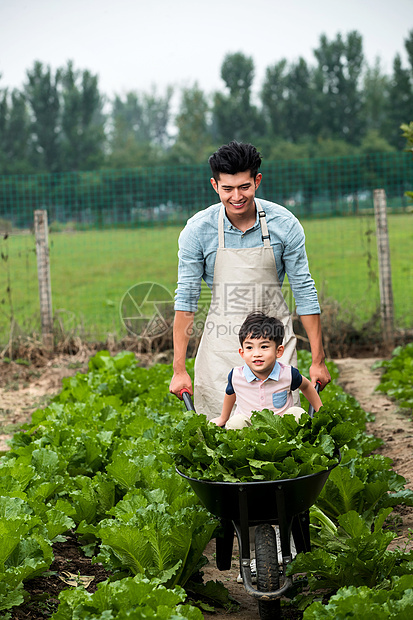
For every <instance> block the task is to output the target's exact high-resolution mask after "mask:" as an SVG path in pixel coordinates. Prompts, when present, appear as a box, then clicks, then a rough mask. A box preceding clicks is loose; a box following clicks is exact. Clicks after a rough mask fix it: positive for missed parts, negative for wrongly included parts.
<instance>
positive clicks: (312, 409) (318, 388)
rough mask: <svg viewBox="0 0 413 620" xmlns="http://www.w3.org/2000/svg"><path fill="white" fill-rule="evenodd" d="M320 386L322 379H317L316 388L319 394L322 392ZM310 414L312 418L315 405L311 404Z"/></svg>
mask: <svg viewBox="0 0 413 620" xmlns="http://www.w3.org/2000/svg"><path fill="white" fill-rule="evenodd" d="M320 387H321V382H320V381H316V384H315V389H316V392H317V394H319V393H320ZM308 415H309V416H310V418H312V417H314V407H313V405H310V406H309V407H308Z"/></svg>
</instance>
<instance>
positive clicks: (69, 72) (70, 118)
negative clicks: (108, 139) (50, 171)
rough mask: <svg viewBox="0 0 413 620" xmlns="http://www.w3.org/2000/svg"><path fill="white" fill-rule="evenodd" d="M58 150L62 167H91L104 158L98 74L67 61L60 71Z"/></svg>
mask: <svg viewBox="0 0 413 620" xmlns="http://www.w3.org/2000/svg"><path fill="white" fill-rule="evenodd" d="M61 87H62V107H61V110H62V111H61V130H62V135H61V152H62V169H63V170H94V169H96V168H98V167H99V166H100V165H101V164H102V163H103V158H104V142H105V131H104V116H103V113H102V107H103V101H102V97H101V95H100V93H99V89H98V77H97V76H95V75H92V74H91V73H90V72H89V71H83V72H81V71H75V70H74V68H73V63H72V62H68V64H67V67H66V69H65V70H62V72H61Z"/></svg>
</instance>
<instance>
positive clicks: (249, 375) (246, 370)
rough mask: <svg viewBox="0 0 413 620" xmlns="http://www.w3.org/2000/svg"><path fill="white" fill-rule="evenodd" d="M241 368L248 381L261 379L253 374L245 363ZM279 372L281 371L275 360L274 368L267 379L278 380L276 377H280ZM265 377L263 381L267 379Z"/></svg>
mask: <svg viewBox="0 0 413 620" xmlns="http://www.w3.org/2000/svg"><path fill="white" fill-rule="evenodd" d="M242 370H243V373H244V377H245V379H246V380H247V381H248V383H252V381H261V379H259V378H258V377H257V376H256V375H254V373H253V372H252V370H251V368H250V367H249V366H247V364H244V366H243V367H242ZM280 372H281V366H280V365H279V363H278V362H277V360H276V361H275V364H274V368H273V369H272V371H271V372H270V374H269V375H268V377H267V379H273V380H274V381H278V379H279V378H280ZM267 379H265V381H267Z"/></svg>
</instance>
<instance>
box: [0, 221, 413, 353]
mask: <svg viewBox="0 0 413 620" xmlns="http://www.w3.org/2000/svg"><path fill="white" fill-rule="evenodd" d="M412 221H413V215H412V214H402V215H390V216H389V222H388V226H389V235H390V249H391V266H392V277H393V293H394V301H395V317H396V323H397V325H398V326H400V327H412V318H411V308H412V304H413V268H412V264H411V260H410V258H411V247H412V242H413V227H412ZM303 225H304V229H305V232H306V239H307V254H308V257H309V263H310V268H311V272H312V275H313V277H314V280H315V282H316V285H317V289H318V291H319V294H320V297H321V299H322V301H323V303H326V300H327V299H330V300H335V301H336V302H338V304H339V305H340V307H341V308H342V312H343V313H344V314H347V316H350V317H354V321H355V322H356V323H359V324H361V323H362V322H363V321H366V320H367V319H369V318H370V317H371V316H372V315H373V314H374V312H375V311H376V310H377V308H378V307H379V304H380V301H379V300H380V296H379V281H378V266H377V249H376V237H375V224H374V218H373V217H372V216H363V217H345V218H332V219H318V220H305V221H303ZM179 232H180V228H179V227H165V228H157V229H155V228H142V229H134V230H125V229H117V230H110V231H99V230H95V231H86V232H73V233H68V232H65V233H52V234H50V237H49V241H50V265H51V281H52V298H53V312H54V314H55V317H56V325H57V324H61V325H62V326H63V328H64V330H65V331H69V332H73V331H75V332H76V333H79V332H80V333H81V334H82V335H84V336H85V337H86V338H88V337H89V338H97V339H105V338H106V336H107V334H108V333H112V334H114V335H115V336H117V337H119V336H120V337H121V336H122V335H125V334H126V330H125V327H124V325H123V324H122V321H121V317H120V306H121V302H122V298H123V296H124V295H125V294H126V293H127V291H128V290H129V289H130V288H131V287H133V286H135V285H137V284H139V283H143V282H154V283H158V284H160V285H162V286H163V287H165V288H166V289H167V291H168V292H169V293H168V295H169V299H170V301H171V302H172V299H173V294H174V289H175V286H176V273H177V240H178V235H179ZM1 257H2V260H1V262H0V264H1V270H0V303H1V306H0V334H1V336H0V343H2V344H4V343H6V342H7V338H8V336H7V335H8V333H9V328H10V321H11V318H12V317H13V318H14V320H15V321H16V322H17V324H18V325H19V326H20V327H21V328H22V329H23V331H24V332H26V333H28V332H31V331H32V330H33V329H34V330H38V329H39V317H38V315H39V301H38V285H37V266H36V254H35V240H34V236H33V235H32V234H20V235H11V236H9V237H8V238H7V239H2V241H1ZM290 297H291V296H290Z"/></svg>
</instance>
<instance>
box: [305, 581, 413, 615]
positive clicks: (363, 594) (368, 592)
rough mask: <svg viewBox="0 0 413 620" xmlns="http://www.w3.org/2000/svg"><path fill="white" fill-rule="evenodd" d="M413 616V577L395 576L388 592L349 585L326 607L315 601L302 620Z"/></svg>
mask: <svg viewBox="0 0 413 620" xmlns="http://www.w3.org/2000/svg"><path fill="white" fill-rule="evenodd" d="M412 613H413V577H412V575H403V576H402V577H394V578H392V580H391V586H390V588H389V589H388V590H387V589H386V590H383V589H377V590H373V589H370V588H368V587H366V586H360V587H358V588H357V587H355V586H349V587H345V588H341V589H340V590H338V592H337V594H335V595H334V596H332V597H331V598H330V600H329V602H328V604H327V605H322V604H321V603H320V602H314V603H312V605H310V607H308V608H307V609H306V610H305V612H304V615H303V620H337V618H340V619H341V618H343V619H344V618H365V619H366V620H386V619H387V618H394V620H396V619H397V620H408V619H409V618H410V617H411V615H412Z"/></svg>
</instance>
